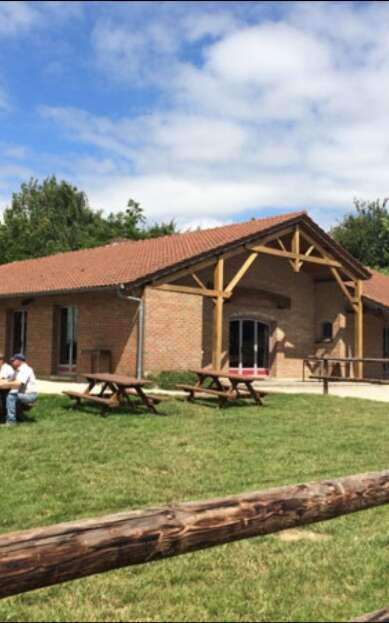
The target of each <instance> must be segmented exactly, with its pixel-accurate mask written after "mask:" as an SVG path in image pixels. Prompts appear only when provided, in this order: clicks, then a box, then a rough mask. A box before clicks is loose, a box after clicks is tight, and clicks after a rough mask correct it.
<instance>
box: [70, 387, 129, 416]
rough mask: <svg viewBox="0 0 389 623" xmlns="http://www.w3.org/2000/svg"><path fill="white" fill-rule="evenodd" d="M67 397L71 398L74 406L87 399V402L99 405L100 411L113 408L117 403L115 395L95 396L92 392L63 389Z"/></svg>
mask: <svg viewBox="0 0 389 623" xmlns="http://www.w3.org/2000/svg"><path fill="white" fill-rule="evenodd" d="M63 393H64V394H65V395H66V396H69V398H72V399H73V400H74V401H75V403H74V405H73V406H74V407H76V406H79V405H80V404H81V400H87V401H88V402H92V403H94V404H96V405H99V407H101V410H102V412H104V411H106V410H107V409H113V408H114V407H118V406H119V403H118V401H117V400H116V398H115V396H110V397H103V396H95V395H93V394H85V393H83V392H75V391H64V392H63Z"/></svg>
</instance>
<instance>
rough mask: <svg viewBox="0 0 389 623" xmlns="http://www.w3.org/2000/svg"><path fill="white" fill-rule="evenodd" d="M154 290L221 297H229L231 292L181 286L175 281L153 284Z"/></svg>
mask: <svg viewBox="0 0 389 623" xmlns="http://www.w3.org/2000/svg"><path fill="white" fill-rule="evenodd" d="M152 287H153V288H154V290H164V291H167V292H182V293H183V294H196V295H198V296H210V297H215V296H220V297H221V298H229V297H230V296H231V294H229V293H225V292H219V291H218V290H211V289H209V288H205V289H204V288H192V286H179V285H176V284H173V283H163V284H162V285H160V286H152Z"/></svg>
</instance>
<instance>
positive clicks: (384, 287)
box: [363, 268, 389, 307]
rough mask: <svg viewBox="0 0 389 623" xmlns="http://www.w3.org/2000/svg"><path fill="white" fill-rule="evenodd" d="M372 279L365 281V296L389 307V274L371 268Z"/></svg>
mask: <svg viewBox="0 0 389 623" xmlns="http://www.w3.org/2000/svg"><path fill="white" fill-rule="evenodd" d="M369 272H370V273H371V277H370V279H366V281H364V282H363V296H365V297H366V298H368V299H370V300H371V301H374V302H375V303H379V304H380V305H384V306H385V307H389V276H388V275H384V274H383V273H379V272H378V271H377V270H372V269H371V268H369Z"/></svg>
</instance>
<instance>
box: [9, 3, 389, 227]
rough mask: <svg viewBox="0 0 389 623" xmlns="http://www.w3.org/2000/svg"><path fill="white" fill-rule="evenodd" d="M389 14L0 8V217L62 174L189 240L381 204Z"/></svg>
mask: <svg viewBox="0 0 389 623" xmlns="http://www.w3.org/2000/svg"><path fill="white" fill-rule="evenodd" d="M388 24H389V3H388V2H377V3H375V2H357V3H353V2H350V3H348V2H333V3H331V2H323V3H321V2H312V3H311V2H297V3H296V2H279V3H273V2H225V3H224V2H173V3H171V2H145V3H142V2H1V3H0V127H1V133H0V210H1V209H3V208H4V207H5V206H6V205H7V204H9V201H10V197H11V194H12V192H13V191H15V190H17V189H18V187H19V186H20V184H21V182H22V181H24V180H26V179H28V178H29V177H31V176H34V177H38V178H40V179H42V178H44V177H46V176H48V175H52V174H55V175H57V176H58V177H59V178H65V179H67V180H69V181H72V182H73V183H75V184H76V185H77V186H78V187H79V188H81V189H83V190H85V191H86V193H87V194H88V197H89V199H90V203H91V205H92V206H93V207H95V208H98V209H102V210H105V211H117V210H121V209H123V208H124V207H125V205H126V203H127V200H128V199H129V198H130V197H132V198H134V199H135V200H137V201H140V203H141V204H142V206H143V207H144V209H145V212H146V214H147V216H148V218H149V220H150V221H159V220H166V219H170V218H174V219H175V220H176V221H177V222H178V224H179V225H180V226H181V227H182V228H187V227H193V226H197V225H202V226H208V225H210V226H211V225H218V224H222V223H227V222H231V221H234V220H242V219H245V218H251V217H253V216H258V217H260V216H264V215H268V214H277V213H281V212H286V211H288V210H295V209H306V210H308V211H309V212H310V214H311V215H312V216H313V218H315V219H316V220H318V221H319V222H320V223H321V224H322V225H324V226H325V227H328V226H330V225H331V224H333V223H335V222H336V221H337V220H338V219H339V218H341V216H342V215H343V214H344V213H345V212H347V211H349V210H350V209H351V206H352V201H353V198H354V197H359V198H365V199H369V198H370V199H375V198H377V197H381V198H383V197H386V196H388V195H389V166H388V163H389V88H388V83H389V38H388V35H387V31H388Z"/></svg>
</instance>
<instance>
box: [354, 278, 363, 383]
mask: <svg viewBox="0 0 389 623" xmlns="http://www.w3.org/2000/svg"><path fill="white" fill-rule="evenodd" d="M354 292H355V312H354V356H355V357H358V358H362V357H363V302H362V281H361V280H360V279H358V280H357V281H355V290H354ZM354 374H355V375H356V376H357V377H358V378H363V361H357V362H356V366H355V370H354Z"/></svg>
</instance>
